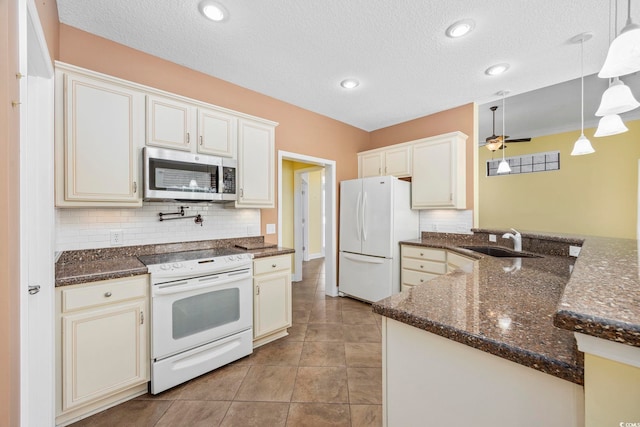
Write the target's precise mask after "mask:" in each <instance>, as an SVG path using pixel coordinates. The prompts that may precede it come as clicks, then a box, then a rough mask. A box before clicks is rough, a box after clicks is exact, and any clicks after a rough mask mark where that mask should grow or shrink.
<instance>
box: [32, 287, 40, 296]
mask: <svg viewBox="0 0 640 427" xmlns="http://www.w3.org/2000/svg"><path fill="white" fill-rule="evenodd" d="M38 292H40V285H35V286H29V295H35V294H37V293H38Z"/></svg>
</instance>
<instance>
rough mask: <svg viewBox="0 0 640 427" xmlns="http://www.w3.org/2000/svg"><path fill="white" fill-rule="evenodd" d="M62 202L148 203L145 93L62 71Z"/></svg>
mask: <svg viewBox="0 0 640 427" xmlns="http://www.w3.org/2000/svg"><path fill="white" fill-rule="evenodd" d="M56 77H57V78H56V142H55V147H56V150H55V160H56V161H55V170H56V205H57V206H61V207H73V206H84V207H87V206H110V207H111V206H113V207H115V206H121V207H137V206H141V205H142V197H141V189H142V185H140V164H141V160H140V149H139V147H141V146H142V145H144V136H145V129H144V123H145V120H144V102H145V95H144V93H142V92H138V91H136V90H133V89H131V88H128V87H126V86H124V85H119V84H117V83H111V82H108V81H106V80H102V79H99V78H92V77H90V76H84V75H77V74H73V73H66V74H65V73H63V72H62V71H60V70H57V71H56Z"/></svg>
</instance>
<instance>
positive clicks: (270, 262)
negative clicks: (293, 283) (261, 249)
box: [253, 255, 291, 276]
mask: <svg viewBox="0 0 640 427" xmlns="http://www.w3.org/2000/svg"><path fill="white" fill-rule="evenodd" d="M289 269H291V255H279V256H271V257H267V258H259V259H257V260H254V261H253V275H254V276H257V275H258V274H265V273H273V272H274V271H281V270H289Z"/></svg>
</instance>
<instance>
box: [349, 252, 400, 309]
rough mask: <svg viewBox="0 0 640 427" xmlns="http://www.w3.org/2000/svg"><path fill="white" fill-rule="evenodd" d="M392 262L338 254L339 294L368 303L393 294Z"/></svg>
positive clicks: (383, 259) (386, 259)
mask: <svg viewBox="0 0 640 427" xmlns="http://www.w3.org/2000/svg"><path fill="white" fill-rule="evenodd" d="M392 263H393V261H392V260H391V259H389V258H378V257H371V256H365V255H357V254H350V253H346V252H341V253H340V279H339V282H338V286H339V287H340V292H342V293H344V294H347V295H351V296H353V297H356V298H359V299H363V300H365V301H369V302H375V301H379V300H381V299H383V298H386V297H388V296H391V295H392V294H393V289H392V288H393V283H394V281H393V278H392V275H393V265H392Z"/></svg>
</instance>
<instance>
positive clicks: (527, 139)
mask: <svg viewBox="0 0 640 427" xmlns="http://www.w3.org/2000/svg"><path fill="white" fill-rule="evenodd" d="M530 141H531V138H517V139H507V140H506V141H505V142H530Z"/></svg>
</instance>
